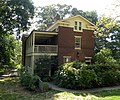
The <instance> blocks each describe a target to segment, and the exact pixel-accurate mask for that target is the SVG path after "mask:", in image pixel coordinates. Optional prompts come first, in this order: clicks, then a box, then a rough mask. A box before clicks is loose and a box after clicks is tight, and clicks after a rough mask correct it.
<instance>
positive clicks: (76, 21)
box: [75, 21, 77, 30]
mask: <svg viewBox="0 0 120 100" xmlns="http://www.w3.org/2000/svg"><path fill="white" fill-rule="evenodd" d="M75 30H77V21H75Z"/></svg>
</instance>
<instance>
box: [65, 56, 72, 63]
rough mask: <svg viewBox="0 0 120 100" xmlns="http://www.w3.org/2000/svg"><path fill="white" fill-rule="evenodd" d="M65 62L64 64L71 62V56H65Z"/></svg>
mask: <svg viewBox="0 0 120 100" xmlns="http://www.w3.org/2000/svg"><path fill="white" fill-rule="evenodd" d="M63 62H64V63H68V62H71V56H63Z"/></svg>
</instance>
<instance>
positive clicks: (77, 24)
mask: <svg viewBox="0 0 120 100" xmlns="http://www.w3.org/2000/svg"><path fill="white" fill-rule="evenodd" d="M81 26H82V23H81V22H79V21H75V26H74V29H75V30H77V31H81V29H82V28H81Z"/></svg>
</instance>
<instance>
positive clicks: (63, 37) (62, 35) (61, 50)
mask: <svg viewBox="0 0 120 100" xmlns="http://www.w3.org/2000/svg"><path fill="white" fill-rule="evenodd" d="M74 36H81V37H82V38H81V39H82V40H81V50H75V37H74ZM78 53H79V54H78ZM77 54H78V55H77ZM93 55H94V35H93V31H90V30H83V32H74V31H73V28H68V27H59V30H58V62H59V64H61V63H63V56H71V58H72V61H74V60H79V61H84V60H85V57H89V56H90V57H91V56H93Z"/></svg>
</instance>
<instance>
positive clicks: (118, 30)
mask: <svg viewBox="0 0 120 100" xmlns="http://www.w3.org/2000/svg"><path fill="white" fill-rule="evenodd" d="M95 36H96V39H95V42H96V48H95V49H96V52H99V51H100V50H101V49H103V48H109V49H110V50H112V54H113V55H112V56H113V57H114V58H115V59H119V57H120V22H119V21H116V20H115V19H113V18H110V17H101V18H100V19H99V21H98V22H97V29H96V32H95Z"/></svg>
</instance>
